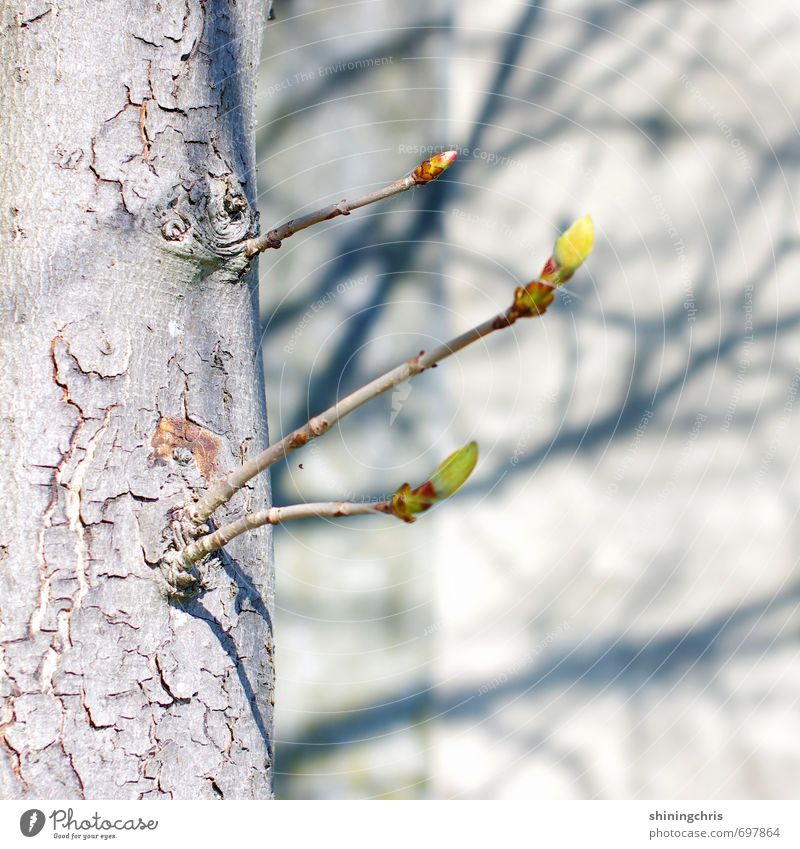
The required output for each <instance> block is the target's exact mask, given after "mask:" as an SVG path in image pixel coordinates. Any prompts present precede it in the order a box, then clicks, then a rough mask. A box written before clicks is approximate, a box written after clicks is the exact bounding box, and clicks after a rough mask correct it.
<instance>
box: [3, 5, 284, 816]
mask: <svg viewBox="0 0 800 849" xmlns="http://www.w3.org/2000/svg"><path fill="white" fill-rule="evenodd" d="M13 5H14V6H17V7H18V8H17V9H16V10H15V9H13V8H11V6H12V4H6V5H5V6H4V8H3V10H2V12H0V16H1V17H2V20H0V25H2V33H3V35H2V38H0V67H2V70H3V74H2V78H0V100H1V101H2V103H3V118H2V120H3V125H2V129H0V137H2V142H3V157H2V160H1V161H0V181H1V182H0V191H1V193H2V208H1V209H0V226H1V227H2V237H0V245H1V246H2V249H1V256H0V274H1V275H2V310H0V322H2V326H1V329H0V333H2V349H1V350H2V354H0V399H2V418H3V436H2V447H3V456H2V460H1V461H0V493H2V495H1V496H0V497H1V498H2V513H1V514H0V515H1V517H2V518H1V521H0V641H1V643H0V674H2V679H1V680H0V742H2V756H0V786H2V793H3V796H4V797H6V798H25V797H29V798H40V799H47V798H81V797H85V798H91V799H99V798H156V797H174V798H218V797H225V798H263V797H267V796H269V795H270V793H271V763H272V757H271V742H270V737H271V721H272V707H271V703H272V687H273V678H272V636H271V622H270V614H269V610H270V605H271V594H272V576H271V538H270V535H269V529H268V528H262V529H260V530H259V531H256V532H253V533H250V534H247V535H246V536H243V537H241V538H240V539H239V540H237V541H236V542H235V543H233V544H231V546H230V547H229V549H228V551H227V554H226V555H225V556H223V557H222V558H218V559H217V560H215V561H212V562H211V563H207V564H205V565H204V573H203V582H204V586H205V589H204V591H203V592H201V593H200V594H199V595H197V596H195V597H193V598H190V599H180V598H179V599H177V600H176V598H175V597H174V596H173V597H171V596H170V595H169V593H168V592H167V584H166V583H165V581H164V577H163V569H162V565H161V563H162V557H163V555H164V554H165V553H166V552H167V550H168V548H169V546H170V545H171V544H173V541H172V538H171V531H170V511H171V510H172V509H173V508H175V506H176V505H179V504H181V503H183V502H184V501H185V500H186V498H187V497H191V494H192V493H193V492H196V491H197V490H198V489H199V488H200V487H201V486H203V485H204V483H205V482H206V481H207V480H209V479H211V478H212V477H213V476H214V475H216V474H221V473H225V472H227V471H229V470H230V469H231V468H232V467H233V466H235V465H237V464H239V463H241V461H242V458H243V456H245V455H246V454H247V453H248V452H250V453H252V452H253V451H255V450H259V449H261V448H262V447H263V446H264V445H265V443H266V438H267V433H266V418H265V411H264V398H263V382H262V375H261V363H260V354H259V353H258V350H257V346H256V337H255V326H256V316H257V309H256V288H257V281H256V277H255V274H254V272H253V271H251V270H250V269H249V268H248V264H247V261H246V260H245V259H244V258H243V256H242V254H241V252H240V248H239V247H238V243H239V242H240V241H241V240H242V239H243V238H245V237H248V236H251V235H253V234H254V233H255V231H256V226H255V214H254V212H253V210H254V208H255V207H254V201H255V171H254V118H253V105H254V95H255V72H256V67H257V60H258V54H259V41H260V30H261V16H262V15H263V14H264V6H265V4H263V3H260V2H258V0H236V2H234V0H204V2H200V0H159V2H155V0H146V2H143V3H142V4H141V5H140V4H138V3H137V4H133V5H131V4H129V3H127V2H125V0H107V2H104V3H88V2H86V0H65V2H59V3H55V2H44V0H30V1H29V2H27V3H20V4H13ZM20 7H23V8H24V11H22V12H20V11H19V10H18V9H19V8H20ZM262 478H263V476H262ZM251 503H252V506H253V507H257V508H261V507H264V506H266V505H267V504H268V503H269V492H268V484H267V483H266V482H265V481H264V480H263V479H262V480H260V481H258V482H257V483H255V485H254V486H252V487H250V488H249V489H247V490H245V491H244V493H243V497H241V498H239V499H238V500H235V501H234V503H233V504H232V505H229V509H227V510H225V509H223V510H221V511H218V512H219V514H220V516H219V518H222V519H224V518H226V516H232V515H234V514H237V513H240V512H241V511H242V510H243V509H244V508H245V507H246V506H248V505H249V504H251Z"/></svg>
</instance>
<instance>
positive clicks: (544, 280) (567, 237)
mask: <svg viewBox="0 0 800 849" xmlns="http://www.w3.org/2000/svg"><path fill="white" fill-rule="evenodd" d="M423 164H424V163H423ZM593 240H594V229H593V225H592V221H591V218H589V217H588V216H585V217H584V218H581V219H579V220H578V221H576V222H575V224H573V225H572V227H570V228H569V230H567V232H566V233H564V234H563V235H562V236H561V237H560V238H559V239H558V241H557V242H556V245H555V249H554V251H553V256H551V257H550V259H548V261H547V262H546V263H545V266H544V268H543V269H542V273H541V275H540V276H539V277H538V278H537V279H535V280H533V281H531V282H530V283H528V284H527V285H526V286H520V287H518V288H517V289H516V291H515V293H514V301H513V303H512V304H511V306H510V307H509V308H508V309H507V310H505V311H504V312H501V313H499V314H498V315H496V316H494V317H493V318H490V319H488V320H487V321H484V322H483V323H482V324H478V325H477V326H475V327H473V328H472V329H471V330H467V331H466V333H462V334H461V335H460V336H456V337H455V339H451V340H450V341H449V342H446V343H445V344H443V345H439V346H438V347H436V348H434V349H433V350H432V351H429V352H427V353H426V352H425V351H420V353H419V354H418V355H417V356H416V357H412V358H411V359H410V360H407V361H406V362H404V363H402V364H401V365H399V366H396V367H395V368H393V369H392V370H391V371H388V372H386V373H385V374H383V375H381V376H380V377H377V378H375V380H373V381H371V382H370V383H368V384H366V386H362V387H361V388H360V389H357V390H356V391H355V392H353V393H352V394H350V395H348V396H347V397H346V398H343V399H342V400H341V401H338V402H337V403H336V404H334V405H333V406H331V407H329V408H328V409H327V410H325V411H324V412H322V413H320V414H319V415H317V416H314V417H313V418H312V419H310V420H309V421H308V422H306V424H304V425H303V426H302V427H299V428H297V429H296V430H294V431H292V432H291V433H290V434H288V435H287V436H284V437H283V439H281V440H280V441H279V442H276V443H275V444H274V445H270V446H269V447H268V448H265V449H264V450H263V451H262V452H260V453H259V454H257V455H256V456H255V457H253V458H252V459H251V460H249V461H248V462H246V463H245V464H244V465H242V466H240V467H239V468H238V469H237V470H236V471H234V472H232V473H231V474H229V475H228V476H227V477H224V478H222V479H221V480H219V481H216V482H215V483H214V484H212V485H211V487H210V488H209V490H208V491H207V492H206V493H205V494H204V495H203V496H202V497H201V498H200V500H199V501H197V502H196V503H195V504H190V505H187V507H186V514H187V516H188V518H189V519H190V520H192V521H193V522H195V523H197V524H199V523H201V522H204V521H205V520H206V519H207V518H208V517H209V516H210V515H211V514H212V513H213V512H214V511H215V510H216V509H217V508H218V507H219V506H221V505H222V504H225V503H226V502H227V501H230V499H231V498H232V497H233V496H234V495H235V494H236V493H237V492H239V490H240V489H242V487H243V486H244V485H245V484H246V483H247V482H248V481H250V480H251V479H252V478H254V477H255V476H256V475H257V474H259V473H260V472H263V471H264V470H265V469H268V468H269V467H270V466H272V465H273V464H275V463H276V462H277V461H278V460H280V459H282V458H283V457H286V456H287V455H288V454H291V453H292V451H295V450H296V449H298V448H301V447H302V446H303V445H305V444H306V443H308V442H310V441H311V440H312V439H316V437H318V436H321V435H322V434H323V433H325V432H326V431H327V430H329V429H330V428H331V427H333V425H335V424H336V423H337V422H338V421H340V420H341V419H343V418H344V417H345V416H347V415H349V414H350V413H352V412H353V411H354V410H357V409H358V408H359V407H361V406H362V405H364V404H366V403H367V401H371V400H372V399H373V398H377V397H378V396H379V395H382V394H383V393H385V392H388V391H389V390H390V389H393V388H394V387H395V386H397V385H398V384H399V383H403V381H406V380H409V379H410V378H412V377H415V376H416V375H418V374H421V373H422V372H423V371H425V370H426V369H429V368H433V367H434V366H436V364H437V363H439V362H441V361H442V360H444V359H446V358H447V357H449V356H452V355H453V354H455V353H456V352H457V351H460V350H461V349H462V348H466V347H467V345H471V344H472V343H473V342H477V341H478V340H479V339H483V338H484V337H485V336H488V335H489V334H490V333H494V332H495V331H496V330H503V329H504V328H506V327H510V326H511V325H512V324H514V323H515V322H516V321H517V319H519V318H530V317H533V316H539V315H542V314H543V313H544V312H545V311H546V310H547V308H548V307H549V306H550V304H551V303H552V302H553V299H554V297H555V290H556V288H557V287H558V286H559V285H561V284H562V283H566V282H567V281H568V280H569V279H570V278H571V277H572V275H573V273H574V272H575V270H576V269H577V268H579V267H580V265H581V264H582V263H583V262H584V260H585V259H586V257H587V256H588V254H589V252H590V251H591V249H592V244H593Z"/></svg>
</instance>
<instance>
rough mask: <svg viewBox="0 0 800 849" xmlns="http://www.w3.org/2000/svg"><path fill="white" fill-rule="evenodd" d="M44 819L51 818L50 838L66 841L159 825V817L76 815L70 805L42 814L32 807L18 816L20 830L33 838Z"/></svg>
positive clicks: (152, 829)
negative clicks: (151, 818)
mask: <svg viewBox="0 0 800 849" xmlns="http://www.w3.org/2000/svg"><path fill="white" fill-rule="evenodd" d="M46 820H50V821H51V825H52V830H53V832H54V833H53V837H55V838H61V839H67V840H68V839H70V838H72V839H79V838H86V837H95V838H97V837H100V838H104V839H110V838H114V837H116V834H115V832H118V831H155V829H156V828H158V820H145V819H142V818H141V817H130V818H128V819H125V818H124V817H119V818H117V819H107V818H105V817H103V816H102V815H101V814H99V813H98V812H97V811H95V812H94V814H92V815H91V816H88V817H82V816H81V815H80V814H79V815H78V816H77V817H76V816H75V812H74V811H73V809H72V808H66V809H64V808H54V809H53V811H52V812H51V813H49V814H48V815H47V816H45V814H44V812H43V811H40V810H38V809H36V808H33V809H31V810H29V811H25V813H24V814H22V816H21V817H20V822H19V827H20V831H21V832H22V833H23V834H24V835H25V836H26V837H34V836H35V835H37V834H39V832H41V831H42V830H43V828H44V827H45V823H46Z"/></svg>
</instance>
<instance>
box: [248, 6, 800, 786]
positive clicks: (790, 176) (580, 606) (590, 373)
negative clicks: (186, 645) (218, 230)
mask: <svg viewBox="0 0 800 849" xmlns="http://www.w3.org/2000/svg"><path fill="white" fill-rule="evenodd" d="M274 7H275V14H276V18H277V19H276V20H275V21H273V22H271V23H270V24H269V25H268V26H267V29H266V35H265V42H264V54H263V62H262V66H261V83H260V91H259V101H260V117H259V128H258V134H259V135H258V137H259V163H260V165H259V168H260V171H259V181H260V183H259V185H260V190H261V191H260V201H261V216H262V227H264V228H268V227H271V226H274V225H275V224H277V223H279V222H281V221H283V220H285V219H287V218H288V217H291V216H293V215H296V214H298V213H301V212H303V211H310V210H311V209H313V208H315V207H317V206H320V205H322V204H324V203H329V202H332V201H336V200H339V199H341V198H343V197H352V196H354V195H355V194H357V193H360V192H363V191H365V190H368V189H371V188H376V187H377V186H379V185H382V184H384V183H385V182H388V181H389V180H392V179H395V178H396V177H398V176H401V175H402V174H404V173H406V172H407V171H409V170H410V169H411V168H413V167H414V166H415V165H416V164H417V163H418V162H419V161H421V160H422V159H424V158H426V156H427V155H429V153H430V152H431V151H432V149H433V148H434V146H442V147H456V148H458V149H459V151H460V152H461V156H460V158H459V161H458V162H457V163H456V165H455V166H454V167H453V168H452V169H451V170H450V171H449V172H448V173H447V174H446V175H445V177H443V178H442V179H441V180H440V181H438V182H437V183H435V184H432V185H430V186H427V187H425V188H422V189H419V190H416V191H414V192H410V193H408V194H406V195H404V196H402V197H399V198H396V199H394V200H392V201H391V202H388V203H384V204H381V205H375V206H371V207H369V208H367V209H364V210H361V211H359V212H357V213H354V214H353V215H352V216H351V217H350V218H348V219H343V218H340V219H337V220H335V221H332V222H330V223H328V224H325V225H321V226H318V227H316V228H314V229H312V230H310V231H306V232H304V233H301V234H299V235H297V236H295V237H293V238H292V239H291V240H289V241H287V242H286V243H285V244H284V246H283V247H282V248H281V249H280V250H279V251H271V252H268V253H267V254H266V255H265V256H264V257H263V258H262V260H261V278H262V282H261V285H262V321H263V356H264V363H265V370H266V377H267V395H268V403H269V411H270V425H271V431H272V435H273V438H275V437H277V436H279V435H281V434H283V433H285V432H287V431H288V430H289V429H290V428H292V427H295V426H297V425H298V424H301V423H302V422H303V421H305V420H306V418H307V416H308V415H309V414H313V413H315V412H319V411H320V410H321V409H323V408H324V407H326V406H327V405H329V404H330V403H331V402H333V401H334V400H335V399H336V398H337V397H338V396H340V395H341V394H344V393H346V392H349V391H350V390H352V389H354V388H356V387H357V386H358V385H359V384H360V383H362V382H363V381H365V380H367V379H369V378H370V377H372V376H374V375H376V374H378V373H380V372H381V371H383V370H384V369H385V368H388V367H391V366H393V365H395V364H396V363H398V362H400V361H401V360H403V359H405V358H407V357H408V356H409V355H412V354H414V353H416V352H417V351H419V350H420V349H427V348H429V347H430V346H431V345H433V344H434V343H435V342H436V341H439V340H445V339H447V338H449V337H451V336H452V335H454V334H456V333H457V332H459V331H461V330H463V329H466V328H467V327H469V326H471V325H472V324H473V323H475V322H477V321H480V320H482V319H483V318H486V317H488V316H489V315H490V314H492V313H493V312H497V311H499V310H500V309H502V308H504V307H505V306H506V305H507V304H508V302H509V299H510V297H511V294H512V291H513V288H514V286H515V285H517V284H518V283H520V282H525V281H527V280H529V279H531V278H532V277H533V276H535V275H536V274H537V273H538V272H539V270H540V267H541V264H542V262H543V261H544V260H545V259H546V258H547V256H548V255H549V253H550V250H551V247H552V243H553V241H554V238H555V237H556V235H557V233H558V231H559V229H560V228H562V227H563V226H564V225H565V224H567V223H568V222H569V221H570V220H571V219H573V218H575V217H577V216H579V215H582V214H584V213H585V212H589V213H591V214H592V215H593V217H594V220H595V224H596V228H597V244H596V249H595V252H594V254H593V256H592V257H591V259H590V261H589V263H588V264H587V266H586V267H585V268H584V269H583V270H582V271H581V272H579V273H578V275H576V277H575V278H574V280H573V281H572V282H571V283H570V284H568V286H567V287H566V289H565V290H564V291H563V292H561V294H560V297H559V298H558V299H557V301H556V303H555V304H554V305H553V307H552V308H551V310H550V311H549V312H548V314H547V316H545V317H544V318H543V319H539V320H533V321H524V322H519V323H518V324H517V325H516V326H515V327H514V328H512V329H511V330H510V331H504V332H503V333H502V334H498V335H496V336H494V337H492V338H491V339H489V340H487V342H486V344H485V345H475V346H473V347H471V348H470V349H468V350H467V351H465V352H463V353H462V354H460V355H459V356H458V357H457V358H454V359H451V360H448V361H447V362H446V363H444V364H443V365H442V366H441V367H440V368H439V369H437V370H436V371H433V372H428V373H426V374H425V375H423V376H421V377H420V378H417V379H416V380H415V381H414V382H413V383H412V384H410V385H409V386H407V387H405V388H403V389H399V390H397V391H395V392H394V393H393V394H390V395H387V396H385V397H383V398H381V399H378V400H376V401H374V402H373V403H371V404H370V405H368V406H367V407H366V408H364V409H362V410H361V411H359V412H358V413H357V414H355V415H353V416H351V417H350V418H348V419H347V421H346V422H344V423H343V424H342V426H341V427H339V428H337V429H335V430H334V431H332V432H330V433H329V434H328V435H327V436H325V437H324V438H323V439H321V440H319V441H318V442H316V443H312V445H310V446H308V447H307V448H306V449H304V450H303V451H302V452H298V453H297V454H295V455H293V457H292V458H291V460H290V461H289V462H287V463H285V464H283V465H281V466H279V467H277V468H276V470H275V473H274V476H273V486H274V491H275V501H276V503H278V504H281V503H290V502H293V501H296V500H297V499H309V500H317V499H327V498H341V497H346V496H350V497H362V496H373V495H376V494H382V493H387V492H391V491H393V490H394V489H395V488H396V487H397V486H398V485H399V484H400V483H402V482H403V481H406V480H410V481H412V482H414V481H420V480H422V479H424V477H425V476H426V475H427V473H428V472H430V471H431V470H432V468H433V467H434V466H435V465H436V464H437V463H438V462H439V461H440V460H441V459H442V458H443V457H444V456H445V455H446V454H448V453H449V452H450V451H451V450H453V449H454V448H455V447H457V446H459V445H461V444H463V443H465V442H467V441H468V440H469V439H477V440H478V442H479V444H480V447H481V459H480V462H479V465H478V469H477V471H476V473H475V475H474V477H473V479H472V480H471V482H470V483H469V485H468V486H467V487H466V488H465V489H464V490H463V491H462V493H460V494H459V495H458V496H457V497H456V499H454V500H453V501H451V502H449V503H445V504H444V505H443V506H442V507H441V508H440V509H437V510H435V511H433V512H432V513H430V514H427V515H426V516H424V517H423V518H422V519H421V520H420V521H419V522H417V523H416V524H414V525H412V526H404V525H401V524H400V523H397V522H392V521H389V520H385V521H384V520H374V521H370V519H369V518H366V519H352V520H349V521H336V522H326V521H322V520H320V521H311V522H304V523H295V524H292V525H289V526H286V527H284V528H280V529H279V530H278V531H277V532H276V537H275V540H276V558H277V598H278V602H277V604H278V609H277V612H276V619H277V622H276V632H277V634H278V640H277V642H278V657H277V664H278V695H277V728H276V737H277V743H276V750H277V770H278V773H279V775H278V786H277V792H278V795H279V796H281V797H283V798H297V797H300V798H367V797H392V798H418V797H428V798H512V797H522V798H524V797H536V798H604V799H605V798H612V799H613V798H675V799H679V798H691V797H702V798H742V797H756V798H761V797H764V798H769V797H775V798H796V797H797V796H798V794H799V793H800V718H799V717H798V696H799V695H800V662H799V652H800V634H799V633H798V624H800V619H799V618H798V599H799V598H800V578H799V577H798V574H797V563H798V542H799V540H798V537H799V535H800V524H798V518H797V505H798V495H800V492H799V491H800V478H799V477H798V474H797V472H798V457H797V450H798V449H797V445H798V440H797V438H796V433H797V425H798V411H799V410H800V400H799V399H798V393H799V392H800V343H799V342H798V340H800V326H798V325H799V324H800V285H798V277H799V276H800V275H798V271H800V267H799V266H800V254H799V253H798V217H797V209H796V205H795V196H796V195H797V193H798V189H799V188H800V173H798V172H799V171H800V154H799V153H798V151H800V146H798V128H797V124H796V121H797V119H798V116H800V87H798V86H797V84H796V80H797V76H798V59H797V57H798V47H799V46H800V17H799V14H798V9H797V7H796V4H794V3H792V2H791V0H765V2H762V3H759V4H746V3H744V2H734V0H730V2H724V0H699V2H692V3H689V2H683V0H652V1H651V2H644V1H642V0H630V2H617V0H560V2H557V3H556V2H540V3H536V2H512V0H492V2H485V0H458V2H457V1H456V0H426V2H421V0H409V2H403V3H400V2H390V0H360V1H359V0H357V2H348V3H331V4H329V3H319V2H313V0H276V2H275V4H274ZM436 149H438V147H436Z"/></svg>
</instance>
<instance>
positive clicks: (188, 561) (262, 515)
mask: <svg viewBox="0 0 800 849" xmlns="http://www.w3.org/2000/svg"><path fill="white" fill-rule="evenodd" d="M391 510H392V502H391V501H377V502H374V501H373V502H355V501H324V502H320V503H318V504H292V505H291V506H289V507H270V508H269V509H268V510H260V511H259V512H257V513H247V514H246V515H244V516H242V518H241V519H237V520H236V521H235V522H230V523H229V524H227V525H223V526H222V527H221V528H219V529H218V530H216V531H214V532H213V533H211V534H206V535H205V536H203V537H200V539H198V540H195V541H194V542H193V543H191V544H190V545H187V546H186V548H184V549H183V550H182V551H181V552H180V553H179V554H178V562H179V565H180V566H181V567H182V568H183V569H188V568H189V567H190V566H191V565H192V563H196V562H197V561H198V560H200V559H201V558H202V557H205V556H206V555H207V554H211V552H212V551H216V550H217V549H218V548H222V547H223V546H225V545H227V544H228V543H229V542H230V541H231V540H232V539H235V538H236V537H238V536H240V535H241V534H244V533H247V531H252V530H254V529H255V528H260V527H261V526H262V525H280V524H283V522H288V521H291V520H292V519H307V518H309V517H312V516H316V517H319V516H330V517H335V518H338V517H341V516H364V515H367V514H378V513H390V512H391Z"/></svg>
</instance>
